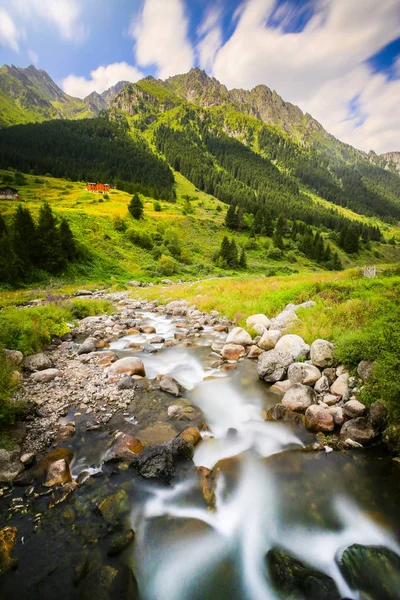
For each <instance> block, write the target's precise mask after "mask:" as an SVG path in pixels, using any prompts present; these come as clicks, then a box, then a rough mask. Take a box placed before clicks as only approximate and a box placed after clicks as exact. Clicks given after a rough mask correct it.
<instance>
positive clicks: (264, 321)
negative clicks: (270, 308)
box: [246, 314, 271, 329]
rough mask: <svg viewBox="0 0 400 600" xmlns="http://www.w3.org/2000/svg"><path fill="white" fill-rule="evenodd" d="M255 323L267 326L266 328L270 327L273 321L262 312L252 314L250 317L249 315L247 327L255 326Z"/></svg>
mask: <svg viewBox="0 0 400 600" xmlns="http://www.w3.org/2000/svg"><path fill="white" fill-rule="evenodd" d="M254 325H262V326H263V327H265V329H268V328H269V326H270V325H271V321H270V320H269V319H268V317H266V316H265V315H262V314H258V315H251V316H250V317H247V319H246V327H248V328H249V329H250V328H251V327H254Z"/></svg>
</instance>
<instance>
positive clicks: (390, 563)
mask: <svg viewBox="0 0 400 600" xmlns="http://www.w3.org/2000/svg"><path fill="white" fill-rule="evenodd" d="M94 296H98V297H106V298H108V299H110V300H111V301H113V303H114V304H115V313H114V314H112V315H111V316H103V315H101V316H97V317H87V318H86V319H83V320H81V321H80V322H79V323H78V325H77V326H76V327H74V328H73V330H72V331H71V333H70V334H68V335H67V336H65V337H64V338H63V339H56V340H53V342H52V344H51V346H50V347H49V348H47V349H46V350H45V351H44V352H42V353H40V354H37V355H33V356H30V357H23V356H22V355H21V354H20V353H18V352H11V351H9V357H10V358H11V359H12V360H13V361H14V362H15V363H16V364H22V367H23V374H24V380H23V383H22V385H21V388H20V390H19V391H18V392H17V393H16V396H15V401H18V400H24V401H25V402H26V403H27V406H28V408H27V414H26V419H25V421H23V422H21V423H18V424H17V426H15V427H14V429H13V435H14V437H15V439H16V444H17V445H16V446H15V447H14V448H12V449H8V450H7V449H2V450H0V519H1V522H0V597H1V598H18V600H25V599H32V600H36V599H37V600H39V599H40V600H46V599H52V600H53V599H57V600H64V599H65V600H73V599H80V600H87V599H90V600H92V598H97V599H98V600H108V599H110V600H111V598H112V599H118V600H120V599H121V600H125V599H126V600H135V599H138V598H140V599H141V600H189V599H190V600H208V599H210V600H211V599H213V600H214V599H218V600H228V599H229V600H270V599H271V600H272V599H277V598H285V599H293V600H297V599H299V600H301V599H303V600H340V599H351V600H396V599H400V515H399V510H398V507H399V499H400V464H399V462H398V461H396V460H393V458H392V457H391V456H390V455H389V454H388V453H387V452H386V451H385V449H384V447H383V445H382V444H381V443H380V442H381V432H382V429H383V427H384V423H385V419H386V413H385V408H384V407H383V406H382V405H380V404H379V403H374V404H372V406H371V407H370V408H369V409H367V407H365V406H364V405H363V404H362V403H361V402H359V400H358V399H357V393H358V391H359V389H360V387H361V386H362V385H363V381H365V380H366V379H367V378H368V376H369V373H370V367H371V365H370V364H369V363H367V362H365V363H361V364H360V365H359V369H358V374H357V376H354V377H351V376H350V374H349V373H348V372H347V371H346V369H345V367H344V366H343V365H338V364H335V361H334V357H333V346H332V344H330V343H329V341H326V340H315V341H314V342H313V344H311V346H308V345H307V344H306V343H305V342H304V340H302V338H300V337H299V336H296V335H291V334H290V333H289V334H288V333H285V332H286V331H290V325H291V324H292V323H293V322H294V321H295V320H296V319H297V318H298V317H297V314H296V310H297V308H298V307H296V306H294V305H289V306H287V307H286V308H285V310H284V311H283V312H282V313H280V314H279V315H277V316H276V317H275V318H273V319H270V318H268V317H267V316H265V315H251V316H250V317H249V318H248V320H247V329H248V330H249V331H250V330H251V331H252V332H253V333H254V332H255V333H256V334H257V337H255V338H252V337H251V335H250V334H249V332H248V331H246V330H245V329H242V328H240V327H233V326H232V324H231V323H230V322H229V321H228V320H227V319H226V318H224V317H222V316H221V315H219V314H218V313H217V312H215V311H214V312H211V313H210V314H205V313H202V312H200V311H199V310H197V309H196V307H193V306H189V305H188V303H186V302H184V301H176V302H170V303H169V304H167V305H166V306H161V305H158V304H157V303H154V302H147V301H137V300H132V299H131V298H129V297H128V296H127V295H126V294H123V293H116V294H107V293H106V292H98V293H95V294H94ZM307 304H308V305H309V304H311V303H306V306H307ZM303 306H304V305H303ZM21 310H23V309H21Z"/></svg>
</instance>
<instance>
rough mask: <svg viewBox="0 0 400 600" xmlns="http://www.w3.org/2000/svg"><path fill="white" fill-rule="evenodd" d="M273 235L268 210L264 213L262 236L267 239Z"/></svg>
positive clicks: (272, 226)
mask: <svg viewBox="0 0 400 600" xmlns="http://www.w3.org/2000/svg"><path fill="white" fill-rule="evenodd" d="M273 233H274V225H273V223H272V217H271V213H270V212H269V210H266V211H265V212H264V234H265V235H266V236H267V237H272V235H273Z"/></svg>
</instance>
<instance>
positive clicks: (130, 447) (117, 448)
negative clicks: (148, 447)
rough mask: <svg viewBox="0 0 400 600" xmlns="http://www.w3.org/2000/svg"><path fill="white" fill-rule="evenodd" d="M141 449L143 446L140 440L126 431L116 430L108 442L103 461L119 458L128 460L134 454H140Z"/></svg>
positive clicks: (117, 459)
mask: <svg viewBox="0 0 400 600" xmlns="http://www.w3.org/2000/svg"><path fill="white" fill-rule="evenodd" d="M142 451H143V446H142V443H141V442H140V440H137V439H136V438H134V437H132V436H131V435H128V434H127V433H122V431H117V433H116V434H115V435H114V436H113V439H112V440H111V442H110V443H109V448H108V449H107V451H106V453H105V455H104V457H103V462H110V461H119V460H123V461H127V462H129V461H130V460H131V459H132V458H133V457H134V456H136V455H137V454H140V453H141V452H142Z"/></svg>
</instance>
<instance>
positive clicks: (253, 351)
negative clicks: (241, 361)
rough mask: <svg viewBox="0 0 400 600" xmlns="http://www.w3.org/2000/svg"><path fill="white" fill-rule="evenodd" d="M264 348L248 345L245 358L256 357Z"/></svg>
mask: <svg viewBox="0 0 400 600" xmlns="http://www.w3.org/2000/svg"><path fill="white" fill-rule="evenodd" d="M263 352H264V350H262V349H261V348H259V347H258V346H255V345H254V346H250V350H249V352H248V354H247V358H258V357H259V356H260V354H262V353H263Z"/></svg>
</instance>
